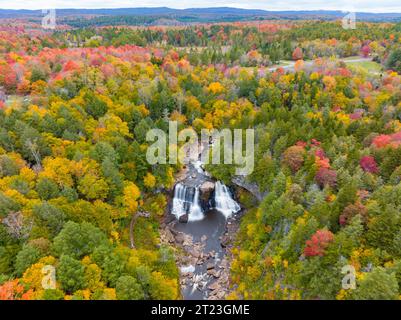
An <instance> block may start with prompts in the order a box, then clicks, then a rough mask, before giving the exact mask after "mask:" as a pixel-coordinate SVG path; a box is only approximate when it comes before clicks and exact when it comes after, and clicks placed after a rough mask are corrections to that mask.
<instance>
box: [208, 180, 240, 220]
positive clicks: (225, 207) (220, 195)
mask: <svg viewBox="0 0 401 320" xmlns="http://www.w3.org/2000/svg"><path fill="white" fill-rule="evenodd" d="M214 201H215V208H216V210H217V211H220V212H221V213H222V214H224V216H225V217H226V218H228V217H230V216H231V215H232V214H234V213H237V212H238V211H240V210H241V207H240V206H239V204H238V203H237V202H236V201H235V200H234V199H233V198H232V197H231V194H230V191H229V190H228V188H227V186H226V185H225V184H223V183H221V182H220V181H217V182H216V189H215V198H214Z"/></svg>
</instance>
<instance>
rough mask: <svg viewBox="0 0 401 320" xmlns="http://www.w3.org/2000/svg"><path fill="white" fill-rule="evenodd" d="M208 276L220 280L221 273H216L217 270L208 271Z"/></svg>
mask: <svg viewBox="0 0 401 320" xmlns="http://www.w3.org/2000/svg"><path fill="white" fill-rule="evenodd" d="M207 274H208V275H211V276H213V277H214V278H216V279H218V278H220V274H221V272H220V271H216V269H211V270H208V271H207Z"/></svg>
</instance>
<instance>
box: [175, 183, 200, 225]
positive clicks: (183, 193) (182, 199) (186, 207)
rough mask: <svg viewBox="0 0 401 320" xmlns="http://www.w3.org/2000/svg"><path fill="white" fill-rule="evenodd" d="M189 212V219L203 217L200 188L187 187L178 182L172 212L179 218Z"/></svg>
mask: <svg viewBox="0 0 401 320" xmlns="http://www.w3.org/2000/svg"><path fill="white" fill-rule="evenodd" d="M187 213H188V221H199V220H202V219H203V212H202V208H201V206H200V202H199V188H193V187H187V186H184V185H182V184H181V183H178V184H177V185H176V186H175V191H174V199H173V208H172V214H174V215H175V216H176V217H177V219H179V218H180V217H181V216H183V215H184V214H187Z"/></svg>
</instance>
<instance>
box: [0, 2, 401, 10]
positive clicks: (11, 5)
mask: <svg viewBox="0 0 401 320" xmlns="http://www.w3.org/2000/svg"><path fill="white" fill-rule="evenodd" d="M164 6H166V7H170V8H180V9H182V8H199V7H221V6H227V7H237V8H257V9H265V10H322V9H324V10H341V11H349V10H352V9H353V8H354V9H355V10H356V11H364V12H401V4H400V1H399V0H381V1H380V2H379V1H377V0H354V1H349V0H285V1H282V0H253V1H251V2H242V1H241V0H234V1H232V0H231V1H230V0H203V1H195V0H182V1H173V0H113V1H111V0H109V1H99V0H79V1H67V0H13V1H9V0H0V8H2V9H43V8H130V7H164Z"/></svg>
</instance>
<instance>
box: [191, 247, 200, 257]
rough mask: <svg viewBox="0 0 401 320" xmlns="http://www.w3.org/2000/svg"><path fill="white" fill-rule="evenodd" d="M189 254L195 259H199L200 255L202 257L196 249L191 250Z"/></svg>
mask: <svg viewBox="0 0 401 320" xmlns="http://www.w3.org/2000/svg"><path fill="white" fill-rule="evenodd" d="M189 254H190V255H191V256H193V257H195V258H199V257H200V255H201V253H200V252H199V251H198V250H195V249H193V250H191V251H190V252H189Z"/></svg>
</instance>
